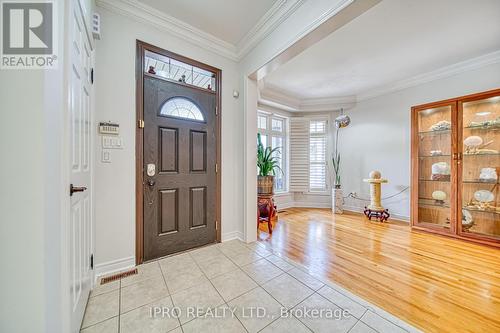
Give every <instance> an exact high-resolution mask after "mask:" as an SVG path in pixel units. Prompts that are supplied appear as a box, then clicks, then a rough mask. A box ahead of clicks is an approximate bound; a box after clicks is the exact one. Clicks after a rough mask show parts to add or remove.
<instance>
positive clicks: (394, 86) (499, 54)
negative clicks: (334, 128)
mask: <svg viewBox="0 0 500 333" xmlns="http://www.w3.org/2000/svg"><path fill="white" fill-rule="evenodd" d="M499 62H500V50H498V51H494V52H491V53H488V54H485V55H482V56H479V57H476V58H472V59H469V60H465V61H461V62H458V63H455V64H453V65H449V66H445V67H442V68H440V69H437V70H434V71H431V72H427V73H423V74H419V75H416V76H413V77H411V78H408V79H404V80H400V81H396V82H394V83H391V84H388V85H385V86H382V87H379V88H375V89H372V90H369V91H367V92H365V93H362V94H359V95H358V96H357V100H358V101H364V100H367V99H371V98H375V97H378V96H382V95H387V94H390V93H393V92H396V91H400V90H403V89H407V88H411V87H415V86H419V85H421V84H424V83H428V82H431V81H435V80H439V79H444V78H447V77H450V76H454V75H457V74H461V73H464V72H467V71H470V70H473V69H477V68H481V67H484V66H488V65H492V64H496V63H499Z"/></svg>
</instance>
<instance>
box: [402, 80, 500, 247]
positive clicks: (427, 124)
mask: <svg viewBox="0 0 500 333" xmlns="http://www.w3.org/2000/svg"><path fill="white" fill-rule="evenodd" d="M411 112H412V113H411V120H412V146H411V154H412V171H411V172H412V193H411V225H412V227H413V228H414V229H419V230H425V231H429V232H433V233H439V234H442V235H447V236H452V237H457V238H462V239H467V240H471V241H476V242H480V243H484V244H488V245H493V246H500V182H499V179H500V89H497V90H492V91H487V92H484V93H478V94H474V95H468V96H463V97H459V98H454V99H449V100H445V101H440V102H435V103H429V104H425V105H419V106H415V107H412V111H411ZM464 140H465V142H464Z"/></svg>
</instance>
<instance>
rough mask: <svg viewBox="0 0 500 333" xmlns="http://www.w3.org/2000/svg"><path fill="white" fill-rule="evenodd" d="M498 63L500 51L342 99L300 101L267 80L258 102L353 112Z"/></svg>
mask: <svg viewBox="0 0 500 333" xmlns="http://www.w3.org/2000/svg"><path fill="white" fill-rule="evenodd" d="M496 63H500V50H498V51H494V52H491V53H488V54H485V55H482V56H479V57H476V58H472V59H469V60H465V61H461V62H458V63H455V64H453V65H449V66H446V67H442V68H440V69H437V70H434V71H431V72H428V73H423V74H419V75H416V76H414V77H411V78H408V79H404V80H400V81H396V82H393V83H391V84H388V85H385V86H382V87H379V88H376V89H372V90H369V91H367V92H365V93H362V94H359V95H351V96H341V97H325V98H307V99H298V98H296V97H291V96H290V93H289V92H286V91H283V90H281V89H279V88H278V87H275V86H273V85H270V84H269V83H265V81H264V83H263V84H262V85H261V87H259V88H260V89H261V91H260V95H259V102H260V103H261V104H263V105H269V106H273V107H277V108H280V109H283V110H286V111H291V112H313V111H335V110H339V109H340V108H343V109H350V108H353V107H354V106H355V105H356V103H358V102H360V101H364V100H368V99H371V98H375V97H379V96H383V95H387V94H390V93H393V92H397V91H400V90H403V89H407V88H411V87H416V86H419V85H422V84H425V83H428V82H432V81H435V80H439V79H444V78H447V77H450V76H454V75H458V74H461V73H464V72H467V71H470V70H474V69H477V68H481V67H484V66H488V65H492V64H496Z"/></svg>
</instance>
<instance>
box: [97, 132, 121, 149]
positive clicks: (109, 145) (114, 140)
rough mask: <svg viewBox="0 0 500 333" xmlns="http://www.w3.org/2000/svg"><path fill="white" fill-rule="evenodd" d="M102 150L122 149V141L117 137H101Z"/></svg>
mask: <svg viewBox="0 0 500 333" xmlns="http://www.w3.org/2000/svg"><path fill="white" fill-rule="evenodd" d="M102 148H104V149H123V139H122V138H121V137H119V136H106V135H105V136H103V137H102Z"/></svg>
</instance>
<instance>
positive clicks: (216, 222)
mask: <svg viewBox="0 0 500 333" xmlns="http://www.w3.org/2000/svg"><path fill="white" fill-rule="evenodd" d="M215 230H219V221H217V220H215Z"/></svg>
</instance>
